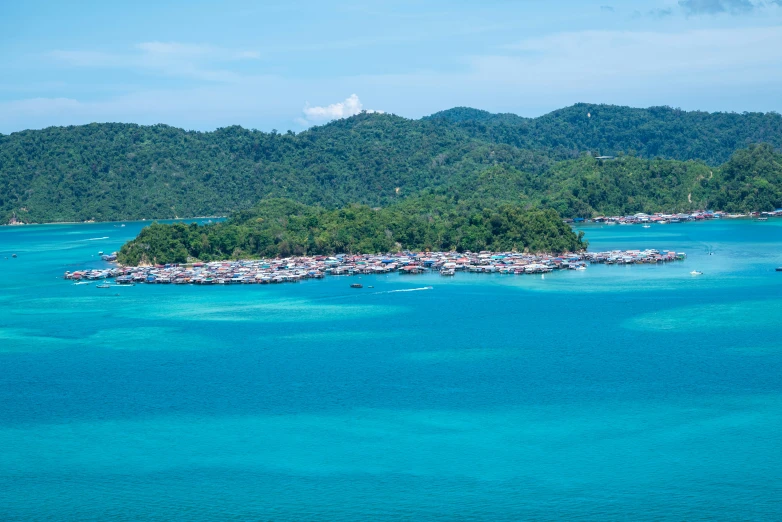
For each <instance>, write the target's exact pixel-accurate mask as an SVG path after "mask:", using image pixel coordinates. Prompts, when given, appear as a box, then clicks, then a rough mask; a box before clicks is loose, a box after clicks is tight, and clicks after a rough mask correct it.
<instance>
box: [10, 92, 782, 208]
mask: <svg viewBox="0 0 782 522" xmlns="http://www.w3.org/2000/svg"><path fill="white" fill-rule="evenodd" d="M781 120H782V119H781V118H780V116H779V115H778V114H773V113H770V114H765V115H764V114H706V113H687V112H681V111H675V110H672V109H656V108H653V109H630V108H624V107H611V106H591V105H577V106H574V107H569V108H567V109H563V110H561V111H556V112H554V113H551V114H548V115H546V116H542V117H540V118H536V119H525V118H520V117H518V116H514V115H502V114H500V115H494V114H490V113H485V112H483V111H477V110H475V109H452V110H450V111H446V112H443V113H437V114H435V115H433V116H431V117H428V118H424V119H421V120H409V119H405V118H401V117H398V116H393V115H389V114H360V115H358V116H354V117H352V118H347V119H344V120H338V121H335V122H333V123H330V124H328V125H324V126H321V127H315V128H313V129H310V130H308V131H305V132H302V133H299V134H294V133H292V132H288V133H285V134H279V133H276V132H273V133H264V132H260V131H251V130H246V129H243V128H241V127H228V128H223V129H218V130H216V131H214V132H192V131H184V130H182V129H177V128H174V127H169V126H166V125H153V126H139V125H134V124H118V123H107V124H91V125H83V126H73V127H52V128H48V129H43V130H36V131H24V132H18V133H13V134H11V135H6V136H3V135H0V222H7V221H8V220H9V219H10V218H11V216H12V215H14V214H16V216H17V217H18V218H19V219H20V220H22V221H24V222H46V221H82V220H88V219H95V220H124V219H141V218H147V219H154V218H169V217H176V216H179V217H184V216H196V215H214V214H228V213H230V212H232V211H235V210H238V209H244V208H250V207H252V206H253V205H255V204H256V203H257V202H258V201H259V200H261V199H262V198H268V197H289V198H294V199H296V200H297V201H301V202H303V203H307V204H317V205H321V206H324V207H327V208H336V207H340V206H345V205H349V204H352V203H362V204H367V205H370V206H386V205H389V204H393V203H395V202H398V201H400V200H402V199H405V198H407V197H410V196H416V195H418V194H420V193H422V192H434V193H438V194H447V195H448V196H449V197H454V198H457V199H458V198H464V197H466V198H472V197H475V195H476V194H482V197H488V198H491V199H494V200H497V201H504V202H509V203H524V204H542V205H543V206H553V207H555V208H557V210H558V211H559V212H561V213H563V214H564V215H573V214H580V213H584V212H587V211H591V210H594V211H595V212H603V211H604V209H609V208H610V209H618V210H622V211H631V210H634V209H635V210H636V211H640V210H656V209H660V210H661V209H662V208H657V207H655V205H657V206H660V205H662V204H663V203H665V204H666V205H667V207H669V206H676V208H679V207H682V206H687V205H689V204H691V202H690V201H689V200H688V199H687V198H685V199H682V195H684V196H686V195H688V194H690V193H691V192H692V191H693V190H694V191H695V193H696V194H700V199H698V200H697V203H699V204H708V203H710V202H711V201H719V202H721V203H723V204H725V205H726V206H730V205H732V206H742V205H744V203H746V204H749V202H753V204H754V202H758V201H762V202H768V203H769V204H775V205H780V204H782V202H776V201H777V195H778V193H779V189H778V185H774V183H772V182H771V181H769V180H766V178H764V177H763V176H766V175H768V174H769V173H771V174H772V177H773V176H775V175H776V174H774V173H775V172H776V171H775V170H774V169H775V168H777V167H776V166H778V165H779V162H778V161H777V160H773V161H770V163H769V162H768V161H767V162H766V163H768V164H769V165H771V167H769V168H770V169H771V170H769V168H763V169H760V170H759V171H758V172H761V174H760V178H762V179H758V177H757V176H754V177H753V178H752V179H751V180H750V179H745V178H743V177H742V176H737V175H733V176H732V178H731V180H733V181H732V183H733V186H735V187H738V188H737V189H736V190H735V191H733V192H725V191H724V190H723V188H724V187H723V185H722V184H721V170H720V169H719V168H717V166H718V165H719V164H720V163H722V161H723V160H724V159H727V158H730V157H731V154H733V153H734V152H735V151H736V150H737V149H740V148H742V147H744V146H746V145H747V144H751V143H754V142H761V141H762V142H767V143H770V144H771V147H767V148H763V149H762V150H765V151H766V154H767V155H768V154H770V155H771V156H772V157H774V158H776V156H774V155H775V152H774V151H773V148H774V147H776V148H779V147H780V146H782V121H781ZM586 151H590V152H591V153H592V155H597V154H610V155H613V154H615V153H618V152H624V153H627V154H629V155H630V158H629V159H628V158H624V159H623V160H622V163H621V165H622V168H618V167H617V166H612V165H609V164H608V163H605V164H603V163H602V162H600V163H595V162H594V160H592V159H591V158H587V157H585V153H586ZM748 154H749V156H748V157H749V159H750V161H752V159H753V158H756V157H758V158H759V157H760V155H758V154H756V153H751V154H750V153H748ZM634 155H635V156H637V158H633V156H634ZM658 156H659V158H660V159H653V158H657V157H658ZM693 158H695V159H696V161H686V162H684V163H682V162H681V161H677V160H690V159H693ZM563 162H564V163H563ZM775 165H776V166H775ZM595 169H597V170H595ZM706 169H708V170H709V172H710V174H709V175H708V176H706V179H707V181H703V174H702V172H701V171H705V170H706ZM604 171H607V172H604ZM696 171H697V172H696ZM598 174H599V175H598ZM603 174H606V175H603ZM616 176H619V177H620V178H621V180H620V181H621V183H620V186H622V187H623V188H622V189H621V190H620V192H619V193H617V192H616V190H614V189H612V192H613V196H612V199H611V201H608V200H605V201H604V200H601V199H600V197H592V198H591V199H587V198H586V197H584V196H583V194H587V193H592V192H595V191H597V192H600V190H601V187H600V185H599V184H600V183H613V182H614V181H617V180H618V179H619V178H617V177H616ZM645 176H652V177H651V178H649V179H647V178H646V177H645ZM552 180H554V181H556V180H559V181H557V182H556V183H554V181H552ZM612 180H613V181H612ZM764 180H765V181H767V183H765V184H764ZM579 183H580V184H582V185H584V186H581V187H579V186H576V185H577V184H579ZM696 183H697V184H698V185H699V186H693V185H694V184H696ZM666 184H668V185H670V186H675V187H678V188H676V190H673V191H669V190H668V188H667V187H668V185H666ZM750 185H751V187H749V186H750ZM748 187H749V189H748ZM603 188H606V187H603ZM585 189H586V191H585ZM721 190H723V192H722V193H724V195H726V196H725V198H722V199H717V198H716V197H717V195H718V194H719V193H720V191H721ZM747 190H750V192H752V191H760V196H758V197H755V196H753V195H752V194H750V193H747V192H746V191H747ZM590 191H591V192H590ZM628 191H629V192H628ZM661 194H662V195H664V196H666V198H665V199H664V200H661V201H656V198H658V197H659V196H660V195H661ZM726 198H727V199H726ZM731 198H733V199H731ZM736 198H740V201H739V200H736ZM737 201H738V204H737ZM774 202H776V203H774ZM692 205H695V203H692ZM667 207H666V208H667ZM753 210H754V209H753Z"/></svg>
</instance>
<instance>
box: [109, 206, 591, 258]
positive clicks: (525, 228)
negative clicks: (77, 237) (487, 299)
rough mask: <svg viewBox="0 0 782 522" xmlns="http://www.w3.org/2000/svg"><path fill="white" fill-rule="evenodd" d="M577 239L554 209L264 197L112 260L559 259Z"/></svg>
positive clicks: (161, 227) (177, 228)
mask: <svg viewBox="0 0 782 522" xmlns="http://www.w3.org/2000/svg"><path fill="white" fill-rule="evenodd" d="M583 237H584V233H583V232H579V233H578V235H577V234H576V233H575V232H574V231H573V230H572V229H571V228H570V227H569V226H568V225H566V224H565V223H563V222H562V219H561V218H560V216H559V215H558V214H557V213H556V212H555V211H553V210H551V209H547V210H538V209H524V208H522V207H521V206H519V205H508V204H501V205H498V206H496V207H494V208H482V206H481V205H480V204H478V205H475V204H469V203H466V202H464V201H462V202H460V203H458V204H453V203H451V202H449V201H447V200H446V199H445V198H443V197H437V196H428V197H421V198H409V199H406V200H404V201H402V202H400V203H396V204H394V205H390V206H388V207H385V208H377V209H372V208H370V207H368V206H366V205H350V206H347V207H345V208H340V209H335V210H325V209H323V208H322V207H317V206H308V205H303V204H301V203H298V202H294V201H291V200H288V199H268V200H264V201H262V202H261V203H260V204H259V205H257V206H255V207H253V208H252V209H248V210H244V211H241V212H237V213H235V214H233V215H232V216H231V217H230V218H229V219H228V220H227V221H225V222H222V223H216V224H209V225H197V224H195V223H193V224H190V225H185V224H182V223H177V224H157V223H155V224H152V226H150V227H146V228H144V229H143V230H142V231H141V233H140V234H139V235H138V237H137V238H136V239H134V240H133V241H130V242H128V243H126V244H125V245H123V246H122V249H121V250H120V252H119V258H118V259H119V261H120V263H122V264H125V265H138V264H150V263H184V262H186V261H188V260H193V259H199V260H202V261H210V260H222V259H245V258H250V257H277V256H284V257H287V256H290V255H304V254H307V255H313V254H315V255H317V254H335V253H364V254H367V253H378V252H392V251H397V250H399V249H413V250H436V251H450V250H456V251H459V252H462V251H465V250H472V251H480V250H493V251H509V250H518V251H531V252H557V253H560V252H574V251H577V250H582V249H584V248H586V246H587V243H586V242H585V241H584V240H583Z"/></svg>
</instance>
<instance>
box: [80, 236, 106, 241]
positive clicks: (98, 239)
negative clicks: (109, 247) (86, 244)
mask: <svg viewBox="0 0 782 522" xmlns="http://www.w3.org/2000/svg"><path fill="white" fill-rule="evenodd" d="M108 238H109V236H105V237H91V238H89V239H82V241H100V240H101V239H108Z"/></svg>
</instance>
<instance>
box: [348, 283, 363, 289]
mask: <svg viewBox="0 0 782 522" xmlns="http://www.w3.org/2000/svg"><path fill="white" fill-rule="evenodd" d="M350 288H364V285H362V284H361V283H353V284H352V285H350Z"/></svg>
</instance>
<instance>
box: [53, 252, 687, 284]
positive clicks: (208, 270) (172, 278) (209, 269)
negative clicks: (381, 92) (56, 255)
mask: <svg viewBox="0 0 782 522" xmlns="http://www.w3.org/2000/svg"><path fill="white" fill-rule="evenodd" d="M102 257H103V259H104V260H105V261H115V260H116V254H104V255H103V256H102ZM686 257H687V256H686V254H684V253H682V252H673V251H669V250H662V251H658V250H615V251H611V252H579V253H570V254H565V255H561V256H556V255H543V254H523V253H517V252H479V253H471V252H466V253H457V252H400V253H396V254H393V255H368V254H364V255H347V254H345V255H342V254H340V255H335V256H304V257H302V256H299V257H287V258H279V259H258V260H241V261H215V262H210V263H186V264H167V265H154V266H140V267H121V266H120V267H114V268H107V269H102V270H101V269H96V270H80V271H75V272H66V273H65V279H68V280H73V281H74V282H75V283H76V284H88V283H90V282H93V281H98V280H105V279H113V280H114V283H115V284H116V285H133V284H139V283H143V284H180V285H182V284H192V285H229V284H276V283H294V282H298V281H302V280H304V279H320V278H323V277H326V276H351V275H369V274H389V273H399V274H406V275H411V276H412V275H416V274H424V273H439V274H440V275H441V276H443V277H449V276H451V277H452V276H454V275H456V274H457V273H459V272H471V273H490V274H513V275H522V274H546V273H549V272H553V271H556V270H586V268H587V265H588V264H595V263H601V264H607V265H632V264H647V263H650V264H654V263H668V262H672V261H682V260H684V259H685V258H686ZM103 284H104V285H107V284H108V283H106V282H104V283H103ZM351 286H354V287H357V288H360V285H359V284H358V283H355V284H354V285H351Z"/></svg>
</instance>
